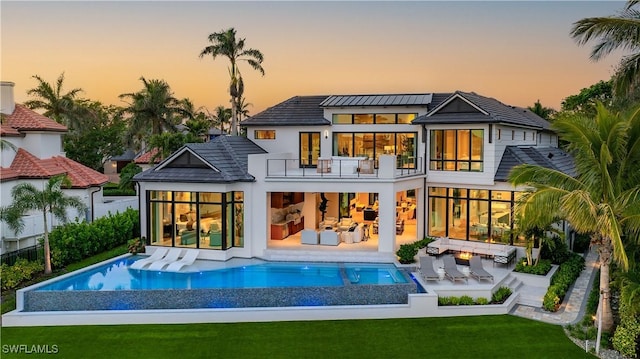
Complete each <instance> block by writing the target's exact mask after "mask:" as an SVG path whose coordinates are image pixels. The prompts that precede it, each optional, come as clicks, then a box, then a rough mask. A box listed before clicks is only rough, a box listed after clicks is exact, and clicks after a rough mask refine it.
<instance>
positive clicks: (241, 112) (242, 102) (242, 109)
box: [236, 97, 253, 123]
mask: <svg viewBox="0 0 640 359" xmlns="http://www.w3.org/2000/svg"><path fill="white" fill-rule="evenodd" d="M249 106H253V104H252V103H250V102H246V98H245V97H240V98H238V107H237V109H236V111H237V113H238V123H240V122H242V119H243V118H247V117H249Z"/></svg>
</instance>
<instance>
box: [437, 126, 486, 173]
mask: <svg viewBox="0 0 640 359" xmlns="http://www.w3.org/2000/svg"><path fill="white" fill-rule="evenodd" d="M430 141H431V151H430V153H429V155H430V158H429V160H430V161H429V168H430V169H431V170H434V171H472V172H482V171H483V148H484V130H431V138H430Z"/></svg>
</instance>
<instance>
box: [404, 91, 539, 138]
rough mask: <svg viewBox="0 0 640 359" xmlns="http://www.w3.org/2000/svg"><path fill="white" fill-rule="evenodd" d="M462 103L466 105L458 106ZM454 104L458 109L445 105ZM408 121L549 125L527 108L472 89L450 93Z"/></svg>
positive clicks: (534, 126) (524, 125)
mask: <svg viewBox="0 0 640 359" xmlns="http://www.w3.org/2000/svg"><path fill="white" fill-rule="evenodd" d="M462 103H464V104H467V105H468V106H466V107H465V106H460V104H462ZM454 104H455V105H456V106H457V107H458V109H452V108H447V107H448V106H449V105H451V106H454ZM473 109H475V111H474V110H473ZM412 123H413V124H442V123H445V124H462V123H507V124H511V125H517V126H523V127H530V128H535V129H540V130H547V129H549V128H550V124H549V122H548V121H546V120H544V119H543V118H541V117H538V116H537V115H536V114H534V113H532V112H531V111H529V110H527V109H523V108H518V107H514V106H509V105H505V104H503V103H502V102H500V101H498V100H496V99H494V98H490V97H484V96H481V95H478V94H476V93H474V92H462V91H456V92H454V93H453V94H451V95H450V96H449V97H448V98H447V99H446V100H444V101H442V102H441V103H440V104H439V105H437V106H435V107H434V108H433V109H432V110H431V111H429V113H427V114H426V115H422V116H419V117H417V118H416V119H415V120H413V122H412Z"/></svg>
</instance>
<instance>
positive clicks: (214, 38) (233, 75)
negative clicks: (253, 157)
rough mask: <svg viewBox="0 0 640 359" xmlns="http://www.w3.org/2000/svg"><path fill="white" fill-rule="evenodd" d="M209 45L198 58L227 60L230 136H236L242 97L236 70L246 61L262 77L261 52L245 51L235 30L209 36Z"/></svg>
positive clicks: (262, 57)
mask: <svg viewBox="0 0 640 359" xmlns="http://www.w3.org/2000/svg"><path fill="white" fill-rule="evenodd" d="M209 42H211V45H209V46H207V47H205V48H204V49H203V50H202V51H201V52H200V58H202V57H204V56H207V55H211V56H212V58H213V59H214V60H215V59H216V57H218V56H223V57H226V58H228V59H229V62H230V67H229V77H230V80H231V81H230V83H229V94H230V95H231V135H233V136H235V135H237V134H238V127H237V126H238V120H237V114H236V112H237V108H238V99H239V98H240V97H242V93H243V92H244V83H243V81H242V76H241V75H240V70H239V69H238V62H239V61H246V62H247V63H248V64H249V65H250V66H251V67H252V68H253V69H254V70H256V71H258V72H260V73H261V74H262V75H263V76H264V69H263V68H262V61H263V59H264V56H263V55H262V52H260V51H259V50H256V49H251V48H249V49H245V48H244V42H245V39H236V30H235V29H234V28H229V29H227V30H223V31H221V32H215V33H213V34H210V35H209Z"/></svg>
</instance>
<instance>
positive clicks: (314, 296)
mask: <svg viewBox="0 0 640 359" xmlns="http://www.w3.org/2000/svg"><path fill="white" fill-rule="evenodd" d="M403 274H404V273H403ZM405 276H407V275H406V274H405ZM409 293H416V284H415V283H414V282H413V281H412V280H410V279H409V281H408V283H402V284H391V285H357V284H356V285H354V284H348V285H345V286H342V287H290V288H288V287H283V288H242V289H181V290H117V291H29V292H26V293H24V311H25V312H41V311H86V310H144V309H192V308H244V307H291V306H332V305H376V304H406V303H407V302H408V295H409Z"/></svg>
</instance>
